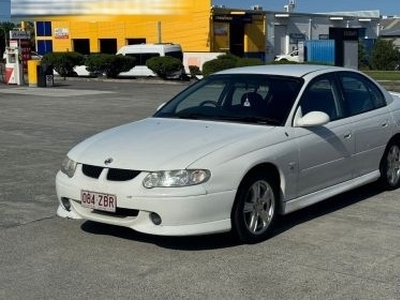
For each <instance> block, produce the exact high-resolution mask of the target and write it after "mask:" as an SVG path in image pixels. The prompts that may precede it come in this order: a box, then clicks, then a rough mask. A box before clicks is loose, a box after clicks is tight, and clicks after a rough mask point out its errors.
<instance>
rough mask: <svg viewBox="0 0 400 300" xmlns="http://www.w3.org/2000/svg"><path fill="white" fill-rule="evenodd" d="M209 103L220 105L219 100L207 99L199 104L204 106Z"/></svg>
mask: <svg viewBox="0 0 400 300" xmlns="http://www.w3.org/2000/svg"><path fill="white" fill-rule="evenodd" d="M207 104H212V105H214V106H215V107H217V106H218V103H217V101H213V100H205V101H203V102H201V103H200V104H199V106H204V105H207Z"/></svg>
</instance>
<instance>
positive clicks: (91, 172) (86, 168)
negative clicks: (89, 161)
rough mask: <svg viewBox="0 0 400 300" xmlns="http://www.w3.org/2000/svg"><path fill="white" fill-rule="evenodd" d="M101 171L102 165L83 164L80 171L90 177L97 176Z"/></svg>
mask: <svg viewBox="0 0 400 300" xmlns="http://www.w3.org/2000/svg"><path fill="white" fill-rule="evenodd" d="M102 171H103V168H102V167H97V166H91V165H83V166H82V172H83V174H85V175H86V176H87V177H91V178H96V179H97V178H99V176H100V174H101V172H102Z"/></svg>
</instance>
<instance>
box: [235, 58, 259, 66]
mask: <svg viewBox="0 0 400 300" xmlns="http://www.w3.org/2000/svg"><path fill="white" fill-rule="evenodd" d="M264 64H265V63H264V62H263V61H262V60H261V59H259V58H240V59H238V60H237V62H236V67H247V66H260V65H264Z"/></svg>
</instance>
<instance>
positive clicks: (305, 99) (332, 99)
mask: <svg viewBox="0 0 400 300" xmlns="http://www.w3.org/2000/svg"><path fill="white" fill-rule="evenodd" d="M336 90H337V89H336V84H335V80H334V77H333V76H329V75H328V76H321V77H319V78H317V79H315V80H314V81H312V82H311V83H310V84H309V86H308V88H307V89H306V91H305V92H304V94H303V96H302V98H301V100H300V108H301V112H302V115H303V116H304V115H306V114H307V113H309V112H311V111H322V112H324V113H326V114H327V115H328V116H329V118H330V120H331V121H332V120H337V119H339V118H340V117H341V109H340V103H338V101H337V98H338V97H336V95H337V93H336Z"/></svg>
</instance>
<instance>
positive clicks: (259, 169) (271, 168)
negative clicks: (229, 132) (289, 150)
mask: <svg viewBox="0 0 400 300" xmlns="http://www.w3.org/2000/svg"><path fill="white" fill-rule="evenodd" d="M255 174H267V176H268V177H269V178H270V179H271V180H272V184H273V185H274V187H275V188H277V191H276V195H275V196H276V197H277V200H278V201H277V205H278V212H281V208H282V204H281V199H282V186H281V182H282V180H281V174H280V172H279V169H278V167H277V166H276V165H274V164H272V163H262V164H259V165H256V166H254V167H252V168H251V169H249V170H248V171H247V173H246V174H245V175H244V176H243V178H242V180H241V181H240V184H239V186H238V189H237V192H236V196H235V201H234V204H233V205H236V202H237V195H238V193H239V191H240V189H241V187H242V185H243V184H244V182H245V181H246V180H247V179H248V178H249V177H251V176H253V175H255ZM232 211H233V208H232Z"/></svg>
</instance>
